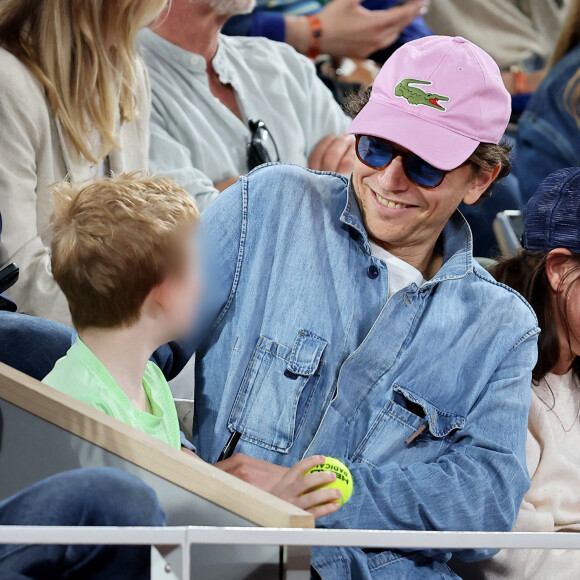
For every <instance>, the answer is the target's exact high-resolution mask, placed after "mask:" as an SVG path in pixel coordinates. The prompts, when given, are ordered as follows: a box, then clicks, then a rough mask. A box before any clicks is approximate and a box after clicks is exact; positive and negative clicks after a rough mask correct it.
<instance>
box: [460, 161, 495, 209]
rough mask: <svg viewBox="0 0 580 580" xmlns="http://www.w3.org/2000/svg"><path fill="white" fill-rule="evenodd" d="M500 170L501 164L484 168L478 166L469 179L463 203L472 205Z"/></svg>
mask: <svg viewBox="0 0 580 580" xmlns="http://www.w3.org/2000/svg"><path fill="white" fill-rule="evenodd" d="M500 171H501V165H497V166H496V167H495V168H494V169H485V168H483V167H479V168H478V170H477V172H476V173H474V175H473V176H472V178H471V179H470V180H469V184H468V185H469V188H468V190H467V193H466V194H465V195H464V196H463V203H466V204H467V205H473V204H474V203H476V202H477V201H479V198H480V197H481V196H482V195H483V194H484V193H485V191H486V190H487V188H488V187H489V186H490V185H491V184H492V183H493V182H494V181H495V178H496V177H497V176H498V175H499V172H500Z"/></svg>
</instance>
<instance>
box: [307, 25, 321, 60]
mask: <svg viewBox="0 0 580 580" xmlns="http://www.w3.org/2000/svg"><path fill="white" fill-rule="evenodd" d="M306 18H307V19H308V24H310V34H311V36H310V47H309V48H308V52H307V53H306V56H307V57H308V58H311V59H312V60H314V59H315V58H316V57H317V56H318V55H319V54H320V39H321V38H322V22H320V18H318V16H316V14H307V15H306Z"/></svg>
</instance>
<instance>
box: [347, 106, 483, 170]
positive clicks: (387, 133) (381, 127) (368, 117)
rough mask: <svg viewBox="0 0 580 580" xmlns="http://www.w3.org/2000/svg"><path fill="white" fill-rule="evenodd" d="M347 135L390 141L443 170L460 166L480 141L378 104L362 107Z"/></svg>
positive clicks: (394, 108)
mask: <svg viewBox="0 0 580 580" xmlns="http://www.w3.org/2000/svg"><path fill="white" fill-rule="evenodd" d="M441 113H442V115H444V114H445V113H444V112H443V111H442V112H441ZM348 132H349V133H353V134H357V135H372V136H373V137H380V138H382V139H386V140H387V141H392V142H393V143H396V144H397V145H400V146H401V147H404V148H405V149H408V150H409V151H411V152H413V153H415V155H418V156H419V157H421V158H422V159H424V160H425V161H427V163H430V164H431V165H433V167H437V169H442V170H443V171H451V170H452V169H455V168H457V167H459V166H460V165H461V164H462V163H464V162H465V161H467V160H468V159H469V157H470V156H471V154H472V153H473V152H474V151H475V150H476V148H477V146H478V145H479V141H476V140H474V139H470V138H469V137H465V136H464V135H460V134H459V133H454V132H453V131H450V130H449V129H445V128H444V127H441V126H439V125H435V124H433V123H430V122H429V121H428V120H427V119H423V118H421V117H417V116H415V115H411V114H410V113H407V112H405V111H402V110H400V109H398V108H396V107H391V106H389V105H384V104H382V103H378V102H377V101H369V102H368V103H367V104H366V105H365V106H364V107H363V109H362V110H361V112H360V113H359V114H358V115H357V116H356V117H355V119H354V120H353V121H352V123H351V124H350V126H349V128H348Z"/></svg>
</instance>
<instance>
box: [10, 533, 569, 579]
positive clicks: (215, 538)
mask: <svg viewBox="0 0 580 580" xmlns="http://www.w3.org/2000/svg"><path fill="white" fill-rule="evenodd" d="M0 544H71V545H80V544H98V545H150V546H152V547H155V548H156V549H157V550H158V551H159V552H160V553H162V554H164V556H163V557H162V558H164V559H162V560H161V563H162V566H163V568H162V571H163V572H164V575H163V577H164V578H168V576H167V574H170V575H171V576H170V577H171V578H183V579H185V578H189V569H190V560H189V553H190V550H189V548H190V546H193V545H238V546H342V547H366V548H384V549H444V550H470V549H503V548H505V549H547V550H553V549H566V550H580V534H574V533H550V532H423V531H399V530H392V531H384V530H342V529H341V530H334V529H332V530H327V529H303V528H260V527H255V528H254V527H214V526H184V527H128V528H119V527H97V526H94V527H58V526H0ZM168 562H171V564H168ZM153 577H155V578H158V577H162V576H161V575H158V576H153V572H152V578H153Z"/></svg>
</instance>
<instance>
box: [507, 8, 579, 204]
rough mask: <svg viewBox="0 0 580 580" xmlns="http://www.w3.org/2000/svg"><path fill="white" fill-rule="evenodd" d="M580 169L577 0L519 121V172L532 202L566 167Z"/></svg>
mask: <svg viewBox="0 0 580 580" xmlns="http://www.w3.org/2000/svg"><path fill="white" fill-rule="evenodd" d="M578 165H580V0H572V2H571V4H570V11H569V13H568V18H567V19H566V25H565V27H564V30H563V31H562V34H561V36H560V39H559V41H558V44H557V46H556V49H555V52H554V55H553V57H552V67H551V69H550V71H549V73H548V76H547V77H546V78H545V79H544V81H543V82H542V84H541V85H540V87H539V88H538V90H537V91H536V93H535V94H534V96H533V97H532V100H531V101H530V104H529V105H528V108H527V109H526V111H525V113H524V114H523V115H522V117H521V119H520V122H519V132H518V142H517V146H516V160H515V163H514V173H515V174H516V176H517V178H518V181H519V183H520V188H521V192H522V195H523V197H524V199H525V200H527V199H529V198H530V197H531V196H532V195H533V194H534V192H535V191H536V189H537V188H538V186H539V185H540V183H541V182H542V181H543V180H544V179H545V178H546V177H547V176H548V175H549V174H550V173H552V172H554V171H556V170H557V169H561V168H563V167H575V166H578Z"/></svg>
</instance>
